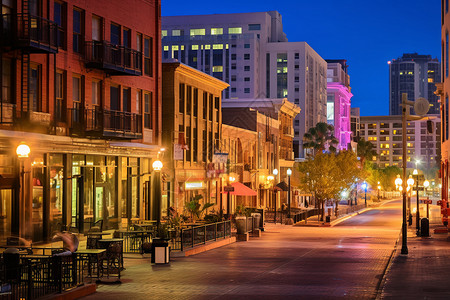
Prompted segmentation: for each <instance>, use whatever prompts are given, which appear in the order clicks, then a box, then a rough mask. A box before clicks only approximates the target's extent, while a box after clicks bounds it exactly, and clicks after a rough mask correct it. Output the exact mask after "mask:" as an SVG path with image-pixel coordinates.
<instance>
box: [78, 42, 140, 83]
mask: <svg viewBox="0 0 450 300" xmlns="http://www.w3.org/2000/svg"><path fill="white" fill-rule="evenodd" d="M85 46H86V52H85V55H86V56H85V59H86V67H87V68H93V69H100V70H103V71H105V72H107V73H108V74H110V75H133V76H140V75H142V53H141V52H139V51H136V50H133V49H129V48H127V47H123V46H117V45H112V44H110V43H108V42H105V41H89V42H86V43H85Z"/></svg>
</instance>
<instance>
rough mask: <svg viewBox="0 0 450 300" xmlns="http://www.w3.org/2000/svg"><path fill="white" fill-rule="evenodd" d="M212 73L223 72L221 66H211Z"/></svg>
mask: <svg viewBox="0 0 450 300" xmlns="http://www.w3.org/2000/svg"><path fill="white" fill-rule="evenodd" d="M213 72H223V66H213Z"/></svg>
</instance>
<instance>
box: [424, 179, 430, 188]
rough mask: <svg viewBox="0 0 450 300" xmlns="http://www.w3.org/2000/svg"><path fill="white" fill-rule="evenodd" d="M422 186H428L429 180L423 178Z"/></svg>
mask: <svg viewBox="0 0 450 300" xmlns="http://www.w3.org/2000/svg"><path fill="white" fill-rule="evenodd" d="M423 186H424V187H425V188H427V187H429V186H430V182H429V181H428V180H425V181H424V182H423Z"/></svg>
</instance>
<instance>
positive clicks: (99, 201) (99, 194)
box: [94, 186, 105, 222]
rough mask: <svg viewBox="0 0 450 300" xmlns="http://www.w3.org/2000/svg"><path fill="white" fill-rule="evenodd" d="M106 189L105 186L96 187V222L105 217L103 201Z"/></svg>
mask: <svg viewBox="0 0 450 300" xmlns="http://www.w3.org/2000/svg"><path fill="white" fill-rule="evenodd" d="M104 190H105V188H104V187H103V186H96V187H95V219H94V222H97V221H98V220H101V219H103V202H104V201H105V199H104Z"/></svg>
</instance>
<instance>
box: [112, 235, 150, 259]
mask: <svg viewBox="0 0 450 300" xmlns="http://www.w3.org/2000/svg"><path fill="white" fill-rule="evenodd" d="M114 236H117V237H118V238H121V239H123V253H140V254H142V253H144V250H145V249H144V247H143V246H144V243H151V241H152V236H153V237H154V236H155V235H154V233H153V232H152V231H126V232H125V231H117V232H116V233H114Z"/></svg>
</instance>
